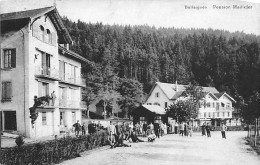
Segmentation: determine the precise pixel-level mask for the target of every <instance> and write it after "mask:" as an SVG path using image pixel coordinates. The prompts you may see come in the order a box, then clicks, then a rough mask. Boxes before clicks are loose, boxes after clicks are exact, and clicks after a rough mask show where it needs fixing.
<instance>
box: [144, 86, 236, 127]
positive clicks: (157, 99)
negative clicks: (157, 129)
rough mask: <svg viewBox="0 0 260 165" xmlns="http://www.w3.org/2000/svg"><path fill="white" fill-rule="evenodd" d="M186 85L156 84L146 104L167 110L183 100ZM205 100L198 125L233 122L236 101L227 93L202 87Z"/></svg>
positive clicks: (202, 102)
mask: <svg viewBox="0 0 260 165" xmlns="http://www.w3.org/2000/svg"><path fill="white" fill-rule="evenodd" d="M185 89H186V85H180V84H177V83H176V84H169V83H161V82H156V83H155V85H154V86H153V88H152V90H151V91H150V93H149V95H148V97H147V99H146V101H145V104H147V105H159V106H161V107H163V108H167V107H168V106H169V105H170V104H173V103H174V102H176V101H177V100H178V99H183V96H182V93H183V92H184V91H185ZM202 92H203V94H204V98H203V99H202V100H201V101H200V104H199V113H198V117H197V121H198V122H196V124H197V125H201V124H202V123H210V124H211V125H215V126H219V125H220V122H221V121H223V120H224V121H227V123H231V122H232V112H233V111H234V108H233V106H232V103H235V102H236V101H235V100H234V99H233V98H232V97H231V96H229V95H228V94H227V93H225V92H224V93H220V92H219V91H218V90H217V89H216V88H215V87H202Z"/></svg>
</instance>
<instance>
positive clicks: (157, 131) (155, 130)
mask: <svg viewBox="0 0 260 165" xmlns="http://www.w3.org/2000/svg"><path fill="white" fill-rule="evenodd" d="M159 129H160V125H159V123H158V122H156V123H154V133H155V135H156V137H157V138H160V135H159Z"/></svg>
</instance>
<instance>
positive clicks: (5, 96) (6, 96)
mask: <svg viewBox="0 0 260 165" xmlns="http://www.w3.org/2000/svg"><path fill="white" fill-rule="evenodd" d="M11 95H12V83H11V82H2V100H11V97H12V96H11Z"/></svg>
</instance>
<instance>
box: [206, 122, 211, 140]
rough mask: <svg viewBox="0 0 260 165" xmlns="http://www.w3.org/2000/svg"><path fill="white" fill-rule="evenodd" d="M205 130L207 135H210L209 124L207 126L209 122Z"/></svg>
mask: <svg viewBox="0 0 260 165" xmlns="http://www.w3.org/2000/svg"><path fill="white" fill-rule="evenodd" d="M206 131H207V136H208V137H211V135H210V126H209V123H207V126H206Z"/></svg>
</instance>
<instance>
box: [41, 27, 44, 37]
mask: <svg viewBox="0 0 260 165" xmlns="http://www.w3.org/2000/svg"><path fill="white" fill-rule="evenodd" d="M40 40H42V41H44V27H43V26H40Z"/></svg>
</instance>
